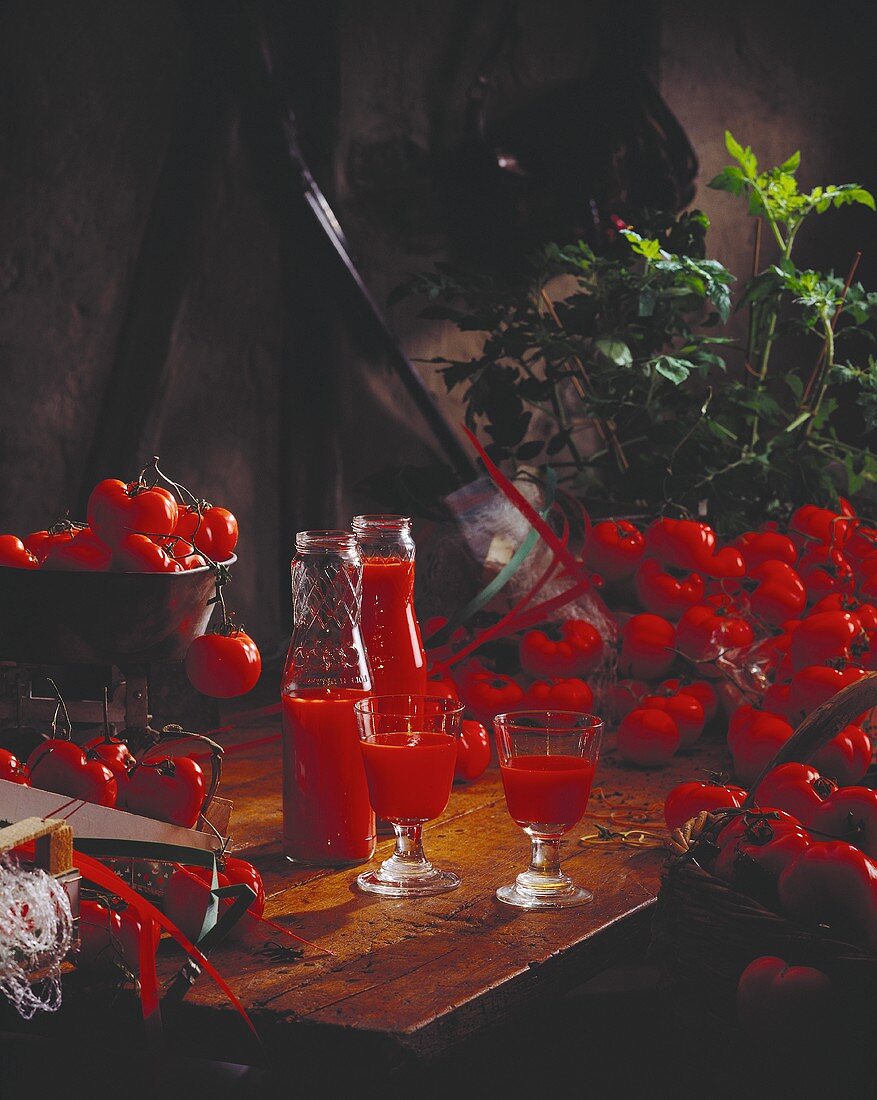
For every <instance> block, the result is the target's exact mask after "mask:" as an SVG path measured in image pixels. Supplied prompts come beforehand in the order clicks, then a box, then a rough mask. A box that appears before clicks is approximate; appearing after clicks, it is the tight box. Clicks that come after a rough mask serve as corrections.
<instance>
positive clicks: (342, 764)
mask: <svg viewBox="0 0 877 1100" xmlns="http://www.w3.org/2000/svg"><path fill="white" fill-rule="evenodd" d="M295 548H296V553H295V557H294V558H293V559H292V566H291V579H292V611H293V629H292V638H291V640H290V643H289V653H288V655H287V658H286V667H285V669H284V673H283V683H282V687H281V713H282V721H283V850H284V852H285V853H286V855H288V856H289V857H290V858H291V859H293V860H295V861H297V862H302V863H312V864H325V865H333V866H345V865H350V864H355V863H363V862H365V861H366V860H368V859H370V858H371V856H372V854H373V852H374V848H375V834H376V830H375V817H374V812H373V810H372V808H371V804H370V802H369V797H368V785H367V783H366V778H365V768H364V766H363V762H362V751H361V749H360V745H359V731H358V728H357V724H356V715H355V714H354V710H353V704H354V703H355V702H356V701H357V699H362V698H364V697H365V696H366V695H368V694H370V693H371V689H372V683H371V675H370V670H369V664H368V658H367V656H366V649H365V646H364V644H363V640H362V634H361V631H360V613H361V598H362V555H361V554H360V551H359V546H358V544H357V541H356V538H355V536H354V535H352V534H350V533H349V532H348V531H299V533H298V534H297V535H296V537H295Z"/></svg>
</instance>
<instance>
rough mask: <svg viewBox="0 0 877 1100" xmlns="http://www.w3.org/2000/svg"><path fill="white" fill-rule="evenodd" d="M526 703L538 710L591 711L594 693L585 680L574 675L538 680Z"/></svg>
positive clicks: (530, 690) (532, 685) (586, 712)
mask: <svg viewBox="0 0 877 1100" xmlns="http://www.w3.org/2000/svg"><path fill="white" fill-rule="evenodd" d="M525 703H526V705H527V706H530V707H533V708H534V709H536V710H574V711H583V712H584V713H585V714H588V713H590V710H591V707H592V706H593V705H594V693H593V692H592V691H591V689H590V688H589V687H588V685H587V684H586V683H585V681H584V680H578V679H576V678H575V677H573V676H569V677H566V678H561V679H555V680H536V681H535V682H534V683H532V684H531V685H530V688H529V690H528V692H527V696H526V700H525Z"/></svg>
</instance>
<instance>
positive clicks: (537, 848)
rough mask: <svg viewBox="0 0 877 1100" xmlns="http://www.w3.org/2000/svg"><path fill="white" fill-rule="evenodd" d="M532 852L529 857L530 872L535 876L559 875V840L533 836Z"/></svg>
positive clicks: (554, 876)
mask: <svg viewBox="0 0 877 1100" xmlns="http://www.w3.org/2000/svg"><path fill="white" fill-rule="evenodd" d="M532 839H533V851H532V854H531V856H530V870H531V871H532V872H533V873H534V874H537V875H550V876H551V877H552V878H557V877H559V875H560V840H559V839H557V838H549V837H542V836H534V837H533V838H532Z"/></svg>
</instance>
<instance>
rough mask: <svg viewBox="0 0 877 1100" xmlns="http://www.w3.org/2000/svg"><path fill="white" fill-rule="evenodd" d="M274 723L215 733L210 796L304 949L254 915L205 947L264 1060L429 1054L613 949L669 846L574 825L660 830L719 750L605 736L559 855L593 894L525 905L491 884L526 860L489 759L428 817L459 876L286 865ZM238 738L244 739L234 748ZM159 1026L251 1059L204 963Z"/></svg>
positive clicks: (435, 846)
mask: <svg viewBox="0 0 877 1100" xmlns="http://www.w3.org/2000/svg"><path fill="white" fill-rule="evenodd" d="M272 732H276V727H275V728H274V729H273V730H272V728H271V727H270V725H266V723H265V721H264V720H263V722H262V725H261V726H258V727H252V728H250V729H242V730H238V731H236V733H235V738H234V740H233V741H227V742H226V745H227V747H228V750H229V751H228V753H227V757H226V767H225V775H224V779H223V787H222V793H223V794H224V795H225V796H226V797H229V798H231V799H233V800H234V811H233V814H232V824H231V833H232V836H233V848H234V850H235V852H236V853H237V854H239V855H241V856H243V857H244V858H246V859H249V860H251V861H252V862H253V863H254V864H256V866H257V867H259V868H260V870H261V871H262V873H263V875H264V878H265V884H266V891H267V894H268V904H267V907H266V916H268V917H270V918H271V919H272V920H274V921H276V922H278V923H279V924H282V925H283V926H284V927H285V928H287V929H288V930H289V931H292V932H294V933H296V934H297V935H299V936H302V937H304V938H305V939H307V940H310V941H311V942H312V943H313V944H314V945H315V947H306V948H305V949H304V954H303V955H302V956H301V957H300V958H297V959H288V960H286V961H271V960H270V959H268V958H266V956H265V954H263V953H261V952H262V951H264V947H265V943H264V941H265V940H273V941H275V942H280V941H282V942H283V944H284V945H289V944H292V946H295V944H294V943H293V941H289V940H287V939H286V937H284V936H282V935H281V934H279V933H276V932H273V931H272V930H271V929H270V928H268V927H265V926H263V928H262V933H263V934H260V935H257V936H255V937H251V939H250V940H249V941H248V942H246V943H244V944H238V945H236V946H232V945H221V946H220V947H218V948H217V949H216V950H215V951H214V953H213V955H212V961H213V963H214V964H215V966H216V967H217V968H218V970H219V971H220V972H221V974H222V975H223V976H224V977H225V978H226V980H227V981H228V982H229V984H230V985H231V986H232V988H233V989H234V991H235V992H236V994H237V996H238V997H239V998H240V1000H241V1001H242V1003H243V1004H244V1005H245V1006H246V1008H247V1011H248V1012H249V1013H250V1015H251V1016H252V1018H253V1020H254V1022H255V1024H256V1027H257V1029H258V1030H259V1032H260V1035H261V1038H262V1041H263V1043H264V1048H265V1052H266V1053H267V1056H268V1058H269V1060H270V1061H271V1062H272V1063H273V1064H274V1065H281V1066H282V1065H288V1066H292V1065H296V1064H297V1065H299V1066H300V1065H301V1063H302V1060H303V1059H306V1058H314V1057H320V1058H322V1059H323V1060H325V1059H326V1058H327V1057H328V1058H330V1059H332V1060H337V1061H338V1062H343V1061H344V1060H345V1059H351V1058H352V1059H355V1058H357V1057H363V1058H366V1059H367V1060H368V1064H369V1065H370V1066H372V1067H376V1066H383V1067H388V1068H389V1067H394V1066H399V1065H402V1064H405V1063H411V1062H418V1061H422V1060H429V1059H430V1058H433V1057H435V1056H437V1055H440V1054H442V1053H443V1052H446V1051H448V1050H449V1049H451V1048H453V1047H454V1045H455V1044H458V1043H461V1042H463V1041H464V1040H465V1039H468V1038H470V1037H471V1036H473V1035H476V1034H479V1033H484V1032H486V1031H487V1030H489V1029H491V1028H494V1027H495V1026H496V1025H499V1024H501V1023H503V1022H504V1021H506V1020H509V1019H511V1018H512V1017H514V1016H516V1015H520V1013H521V1012H522V1011H526V1010H527V1009H528V1008H529V1007H532V1006H538V1005H539V1004H540V1003H545V1002H546V999H550V998H552V997H554V998H556V997H557V996H558V995H559V994H560V993H562V992H564V991H566V990H568V989H569V988H571V987H573V986H575V985H578V984H580V983H582V982H584V981H585V980H587V979H588V978H590V977H591V976H593V975H595V974H597V973H598V972H600V971H601V970H603V969H604V968H606V967H607V966H609V965H610V964H612V963H613V962H615V961H617V960H619V959H622V958H623V957H624V956H625V954H626V953H627V952H628V951H629V950H630V949H631V948H632V947H633V946H634V945H636V944H637V943H640V944H641V943H642V942H643V940H644V938H645V937H647V935H648V924H649V920H650V915H651V914H650V911H651V908H652V905H653V903H654V901H655V897H656V893H657V890H658V884H659V876H660V871H661V866H662V862H663V858H664V853H663V851H662V850H661V849H658V848H646V847H634V846H629V845H625V844H621V843H619V842H618V841H617V840H610V841H605V842H601V843H589V844H582V843H580V841H579V839H578V838H579V837H580V835H582V834H587V833H591V834H593V833H594V832H595V831H596V829H595V817H594V815H595V814H599V815H601V817H600V818H599V820H600V824H602V825H605V826H608V827H610V828H613V829H615V830H621V829H625V828H633V827H636V825H637V822H640V823H642V824H643V825H645V826H646V827H647V826H648V825H649V824H651V825H652V826H653V827H654V828H656V829H659V830H660V829H662V827H663V826H662V821H661V807H662V804H663V799H664V796H665V794H666V793H667V791H669V789H670V788H671V787H672V786H674V785H675V784H676V783H678V782H680V781H681V780H682V779H685V778H702V777H703V776H704V772H705V771H708V770H712V769H716V768H720V767H722V766H725V765H726V762H727V761H726V756H725V752H724V748H723V747H722V746H721V745H720V744H719V741H718V739H713V740H710V741H705V742H703V743H701V745H700V746H698V748H697V749H696V751H695V752H694V753H692V754H690V755H687V756H680V757H677V758H676V759H674V760H673V762H672V763H671V764H670V765H669V766H668V767H666V768H663V769H657V770H651V771H642V770H638V769H634V768H632V767H629V766H627V765H625V764H623V763H621V762H620V761H619V760H618V759H617V757H616V755H615V752H614V749H613V748H612V741H613V739H612V737H611V736H610V737H609V746H608V747H607V749H606V750H605V751H604V755H603V759H602V760H601V762H600V765H599V768H598V773H597V780H596V786H595V790H594V792H593V794H592V797H591V803H590V806H589V813H588V816H587V817H586V818H585V820H584V821H583V822H582V824H581V826H580V827H579V829H578V830H576V832H575V833H573V834H571V838H570V840H569V842H568V843H567V844H566V845H565V856H564V868H565V870H566V871H567V872H568V873H569V874H570V875H571V876H572V877H573V878H574V879H575V880H576V881H577V882H580V883H582V884H584V885H587V886H588V887H590V888H591V889H592V890H593V891H594V895H595V897H594V900H593V902H592V903H590V904H588V905H586V906H582V907H580V908H577V909H570V910H563V911H556V912H541V913H540V912H536V913H533V912H525V911H519V910H515V909H511V908H509V907H506V906H504V905H502V904H500V903H499V902H497V901H496V899H495V897H494V891H495V889H496V887H497V886H499V885H501V884H503V883H506V882H509V881H511V880H512V879H513V878H514V876H515V875H516V874H517V873H518V872H519V871H520V870H522V869H523V868H524V866H525V865H526V862H527V857H528V844H527V841H526V838H525V837H524V835H523V834H522V832H521V831H520V830H519V829H518V828H517V827H516V826H515V825H514V823H513V822H512V821H511V819H510V818H509V816H508V813H507V811H506V808H505V802H504V798H503V794H502V788H501V784H500V781H499V776H498V772H497V771H496V769H495V768H492V769H490V770H489V771H488V772H487V773H486V775H485V776H484V777H482V778H481V779H480V780H478V781H476V782H475V783H472V784H469V785H460V786H455V788H454V791H453V794H452V796H451V801H450V805H449V806H448V809H447V811H446V812H445V813H444V814H443V815H442V817H441V818H440V819H438V820H437V821H435V822H433V823H431V824H430V825H429V826H428V827H427V829H426V831H425V848H426V852H427V855H428V856H429V857H430V858H431V859H432V860H433V861H434V862H435V863H436V864H438V865H439V866H441V867H443V868H448V869H450V870H454V871H457V872H458V873H459V874H460V875H461V877H462V880H463V882H462V885H461V886H460V887H459V888H458V889H457V890H455V891H453V892H451V893H448V894H444V895H439V896H436V897H430V898H425V899H418V900H409V899H405V900H384V899H378V898H375V897H371V896H366V895H363V894H361V893H359V892H358V891H357V890H356V889H355V887H354V885H353V883H354V879H355V876H356V873H357V871H358V870H359V869H358V868H357V869H354V868H346V869H343V870H328V869H313V868H312V869H307V870H305V869H301V868H298V869H296V868H293V867H292V865H291V864H290V863H289V862H288V861H287V860H286V859H285V858H284V857H283V855H282V852H281V847H280V837H281V796H280V750H279V744H278V742H277V741H276V740H270V737H271V734H272ZM266 739H267V740H266ZM247 741H252V742H253V744H252V746H247V747H243V746H242V743H243V742H247ZM610 815H613V816H612V817H610ZM392 844H393V842H392V839H391V838H387V839H385V840H382V841H381V843H379V846H378V851H377V853H376V857H375V858H376V859H378V858H386V856H387V855H388V854H389V852H390V851H391V849H392ZM330 950H331V951H332V952H333V954H332V955H329V954H326V953H325V952H326V951H330ZM179 965H180V955H179V953H178V951H177V949H176V948H175V946H174V945H172V944H164V945H163V946H162V949H161V963H160V971H161V976H162V977H165V978H166V977H170V975H171V974H173V973H174V972H175V971H176V969H177V968H178V967H179ZM165 1023H166V1026H167V1027H169V1028H172V1029H173V1032H174V1034H175V1035H176V1036H182V1037H185V1036H191V1041H192V1043H193V1044H196V1045H197V1049H198V1050H199V1051H202V1052H203V1055H204V1056H205V1057H211V1056H213V1057H221V1058H225V1059H230V1060H238V1061H247V1060H249V1059H250V1057H251V1056H252V1054H253V1044H252V1043H251V1041H250V1040H248V1037H247V1032H246V1028H245V1027H244V1025H243V1023H242V1021H241V1019H240V1017H239V1016H238V1015H237V1014H236V1013H235V1012H234V1011H233V1010H232V1009H231V1007H230V1005H229V1003H228V1001H227V1000H226V999H225V997H224V996H223V994H222V993H221V992H220V991H219V990H218V989H217V987H216V986H215V985H213V983H212V982H211V981H210V980H209V979H208V978H207V977H206V976H202V977H201V978H200V979H199V981H198V982H197V983H196V985H195V987H194V988H193V989H192V990H191V991H190V992H189V994H188V996H187V998H186V1000H185V1001H184V1002H183V1003H182V1004H180V1005H179V1006H175V1007H174V1008H173V1009H172V1010H170V1011H168V1012H166V1013H165Z"/></svg>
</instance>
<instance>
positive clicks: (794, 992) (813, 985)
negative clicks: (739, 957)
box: [737, 955, 836, 1044]
mask: <svg viewBox="0 0 877 1100" xmlns="http://www.w3.org/2000/svg"><path fill="white" fill-rule="evenodd" d="M835 1011H836V1006H835V1003H834V990H833V986H832V981H831V978H830V977H829V976H828V975H827V974H826V973H825V972H824V971H822V970H818V969H817V968H816V967H814V966H790V965H789V964H788V963H787V962H786V961H785V959H781V958H778V957H777V956H776V955H761V956H759V958H757V959H753V960H752V962H751V963H749V965H748V966H747V967H746V969H745V970H744V971H743V973H742V974H741V975H740V978H739V981H738V982H737V1019H738V1021H739V1023H740V1026H741V1027H742V1029H743V1030H744V1031H745V1032H746V1033H747V1034H748V1036H749V1037H750V1038H751V1039H752V1040H753V1041H756V1042H758V1043H761V1044H764V1043H770V1042H773V1041H775V1039H776V1036H777V1035H778V1034H782V1035H784V1036H787V1037H788V1038H790V1039H793V1040H795V1041H796V1042H800V1039H801V1036H802V1035H809V1034H812V1035H814V1036H817V1035H819V1034H821V1033H823V1032H824V1031H825V1029H826V1026H827V1025H828V1024H829V1023H830V1021H831V1018H832V1015H833V1013H834V1012H835Z"/></svg>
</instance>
